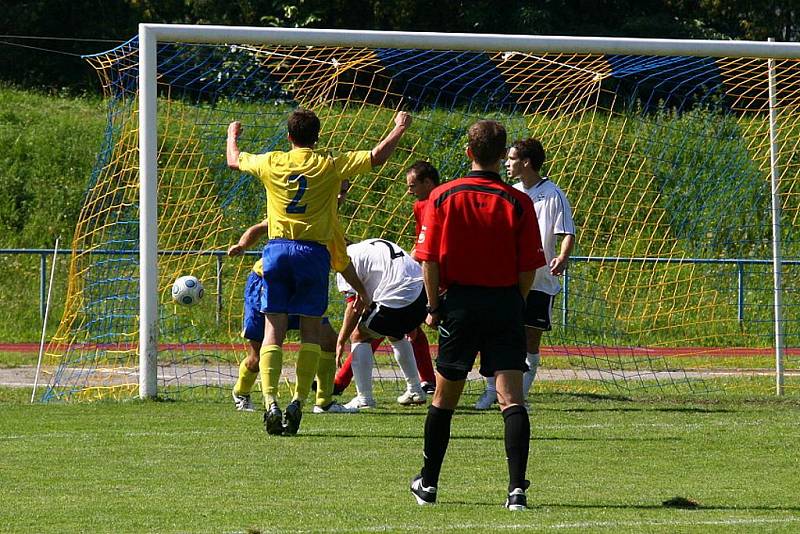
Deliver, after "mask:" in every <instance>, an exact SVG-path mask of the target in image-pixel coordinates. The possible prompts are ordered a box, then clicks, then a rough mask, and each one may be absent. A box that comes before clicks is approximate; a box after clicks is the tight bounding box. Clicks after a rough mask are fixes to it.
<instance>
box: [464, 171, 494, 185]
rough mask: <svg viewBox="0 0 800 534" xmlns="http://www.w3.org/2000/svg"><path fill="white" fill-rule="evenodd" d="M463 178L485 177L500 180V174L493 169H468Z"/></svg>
mask: <svg viewBox="0 0 800 534" xmlns="http://www.w3.org/2000/svg"><path fill="white" fill-rule="evenodd" d="M465 178H486V179H487V180H497V181H498V182H499V181H501V180H500V175H499V174H498V173H496V172H494V171H469V174H467V175H466V176H465Z"/></svg>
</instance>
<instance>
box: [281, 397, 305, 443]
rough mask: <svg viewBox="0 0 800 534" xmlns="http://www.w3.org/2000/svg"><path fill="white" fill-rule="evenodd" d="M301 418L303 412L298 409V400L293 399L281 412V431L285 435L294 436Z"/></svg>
mask: <svg viewBox="0 0 800 534" xmlns="http://www.w3.org/2000/svg"><path fill="white" fill-rule="evenodd" d="M302 418H303V412H302V411H301V410H300V401H296V400H293V401H292V402H290V403H289V406H287V407H286V412H285V413H284V414H283V433H284V434H286V435H287V436H294V435H295V434H297V431H298V430H299V429H300V419H302Z"/></svg>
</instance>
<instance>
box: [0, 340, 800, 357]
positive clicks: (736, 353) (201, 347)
mask: <svg viewBox="0 0 800 534" xmlns="http://www.w3.org/2000/svg"><path fill="white" fill-rule="evenodd" d="M135 347H136V345H135V344H132V343H131V344H112V343H105V344H103V343H91V344H84V345H73V346H72V349H73V350H98V349H99V350H120V351H125V350H132V349H134V348H135ZM53 348H55V349H56V350H60V349H62V347H61V346H55V347H53ZM63 348H66V346H64V347H63ZM286 348H287V349H288V350H297V349H298V348H299V344H297V343H289V344H287V345H286ZM243 349H244V347H243V345H240V344H231V343H187V344H181V343H162V344H161V345H159V350H187V351H235V350H243ZM431 349H433V351H434V352H435V351H436V350H437V349H438V347H437V346H436V345H433V344H432V345H431ZM0 352H21V353H34V354H37V353H38V352H39V343H0ZM774 354H775V349H773V348H771V347H610V346H603V345H580V346H578V345H559V346H554V347H542V355H543V356H560V357H566V356H573V357H574V356H591V357H595V358H596V357H602V356H608V357H623V358H624V357H628V358H633V357H637V358H638V357H643V358H645V357H659V356H668V357H671V358H696V357H714V358H730V357H736V358H748V357H749V358H756V357H763V356H772V355H774ZM784 354H785V355H786V356H793V357H795V356H800V347H791V348H786V349H784Z"/></svg>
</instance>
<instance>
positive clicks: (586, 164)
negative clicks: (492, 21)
mask: <svg viewBox="0 0 800 534" xmlns="http://www.w3.org/2000/svg"><path fill="white" fill-rule="evenodd" d="M798 58H800V45H798V44H787V43H774V42H763V43H759V42H734V41H725V42H723V41H680V40H652V39H649V40H648V39H611V38H570V37H544V36H515V35H514V36H503V35H477V34H476V35H465V34H436V33H402V32H370V31H344V30H309V29H282V28H235V27H219V26H182V25H150V24H143V25H141V26H140V32H139V35H138V37H136V38H134V39H132V40H131V41H129V42H127V43H125V44H124V45H122V46H120V47H118V48H115V49H113V50H110V51H108V52H105V53H102V54H99V55H96V56H92V57H89V58H88V60H89V61H90V62H91V64H92V65H93V66H94V67H95V68H96V69H97V72H98V74H99V76H100V79H101V80H102V83H103V85H104V88H105V92H106V95H107V98H108V127H107V132H106V139H105V143H104V146H103V147H102V150H101V152H100V154H99V156H98V160H97V165H96V167H95V171H94V172H93V174H92V176H91V179H90V180H89V184H88V188H87V191H86V196H85V203H84V206H83V209H82V212H81V216H80V221H79V223H78V226H77V229H76V232H75V238H74V241H73V243H72V249H73V253H72V258H71V263H70V269H69V277H70V278H69V288H68V296H67V303H66V306H65V312H64V316H63V317H62V319H61V323H60V327H59V329H58V333H57V334H56V335H55V337H54V338H53V339H52V340H51V341H50V343H49V345H48V348H47V355H48V361H49V363H50V376H49V385H48V387H47V389H46V391H45V393H44V395H43V400H48V399H63V400H70V399H92V398H107V397H112V398H125V397H130V396H137V395H138V396H141V397H153V396H155V395H159V396H164V397H178V396H182V395H189V394H192V393H200V392H202V394H207V393H208V391H212V392H214V391H218V392H219V395H220V396H226V395H228V389H229V388H230V386H231V384H232V382H233V380H235V377H236V369H237V361H238V360H239V359H240V358H241V357H242V356H243V348H242V343H241V339H240V338H239V337H238V332H239V325H240V320H241V304H242V302H241V301H242V296H241V295H242V286H243V283H244V279H245V278H246V275H247V272H248V271H249V270H250V267H251V266H252V263H253V261H254V260H255V259H256V258H255V257H254V256H246V257H244V258H243V259H241V258H237V259H231V258H225V257H224V252H225V250H226V249H227V247H228V246H229V245H230V244H232V243H235V242H236V239H237V238H238V236H239V234H240V233H241V232H242V231H243V230H244V229H245V228H247V226H249V225H250V224H253V223H254V222H257V221H259V220H261V219H262V218H263V217H264V215H265V199H264V192H263V189H262V187H261V186H260V184H258V183H256V181H255V180H254V179H253V178H251V177H249V176H247V175H243V174H240V173H236V172H232V171H230V170H228V169H227V168H226V166H225V156H224V150H225V129H226V125H227V124H228V122H230V121H231V120H234V119H238V120H241V121H242V123H243V124H244V132H243V135H242V137H241V139H240V145H241V146H242V148H243V149H244V150H247V151H251V152H257V151H268V150H272V149H286V148H288V146H287V144H286V141H285V137H286V129H285V128H286V127H285V119H286V116H287V114H288V112H289V111H290V110H291V109H293V108H295V107H298V106H301V107H305V108H310V109H313V110H314V111H315V112H317V114H318V115H319V116H320V118H321V120H322V135H321V146H320V148H322V149H324V150H330V151H341V150H351V149H368V148H371V147H372V146H373V145H374V144H375V142H376V141H377V140H379V139H380V138H381V137H382V136H383V135H384V134H385V133H386V132H387V131H388V130H389V129H390V128H391V126H392V117H393V115H394V113H395V112H396V111H397V110H400V109H402V110H407V111H409V112H411V113H412V114H413V116H414V124H413V126H412V128H411V129H410V131H409V132H408V133H407V134H406V136H405V137H404V139H403V141H402V143H401V145H400V147H399V149H398V151H397V152H396V154H395V155H394V156H393V158H392V160H391V161H390V162H389V163H388V164H386V165H385V166H383V167H381V168H380V169H378V170H375V171H374V172H372V173H370V174H369V175H364V176H360V177H358V179H357V180H356V181H355V182H354V183H353V185H352V188H351V190H350V194H349V196H348V199H347V202H346V203H345V205H344V206H343V208H342V210H341V220H342V222H343V223H344V226H345V228H346V231H347V233H348V235H349V236H350V237H351V238H353V239H361V238H366V237H383V238H386V239H391V240H393V241H396V242H398V243H400V244H401V245H403V246H404V247H406V248H410V247H411V244H412V241H413V238H414V224H413V217H412V216H411V202H410V201H409V199H408V198H407V197H406V196H405V182H404V176H405V169H406V168H407V167H408V166H409V165H410V164H411V163H413V162H414V161H416V160H418V159H425V160H429V161H431V162H432V163H434V164H435V165H436V166H437V167H438V168H439V170H440V173H441V175H442V176H443V177H444V178H445V179H450V178H454V177H457V176H459V175H461V174H462V173H464V172H465V171H466V170H467V168H468V162H467V161H466V159H465V157H464V154H463V146H464V142H465V139H466V136H465V132H466V129H467V127H468V126H469V125H470V124H471V123H472V122H474V121H475V120H477V119H481V118H493V119H498V120H500V121H502V122H503V123H504V124H505V125H506V127H507V129H508V131H509V136H510V140H515V139H521V138H525V137H530V136H533V137H537V138H539V139H540V140H541V141H542V143H543V145H544V147H545V150H546V153H547V159H546V162H545V167H544V170H545V173H546V174H547V175H548V176H549V177H550V178H551V179H552V180H553V181H554V182H555V183H556V184H558V185H559V186H560V187H561V189H563V190H564V191H565V193H566V195H567V197H568V198H569V200H570V202H571V203H572V207H573V213H574V217H575V222H576V225H577V246H576V249H575V251H574V253H573V258H572V260H571V262H570V266H569V269H568V271H567V276H566V277H565V278H564V280H563V284H562V285H563V289H562V292H561V293H560V294H559V295H558V296H557V297H556V298H555V303H554V309H553V330H552V331H550V332H548V333H546V334H545V336H544V338H543V347H544V348H543V352H542V368H541V369H540V372H539V378H538V379H537V380H538V382H537V384H540V385H541V384H545V383H548V382H549V383H555V384H560V385H562V386H563V387H564V388H570V387H574V386H575V385H576V384H578V383H584V381H591V383H593V384H597V385H598V386H600V387H602V388H605V389H607V390H610V391H614V392H619V393H622V394H648V393H650V392H653V393H663V392H665V391H669V392H673V391H674V392H679V393H685V392H706V391H709V390H728V389H736V388H738V387H744V386H746V387H747V388H751V389H752V388H754V387H755V388H761V390H762V391H763V392H765V393H769V392H771V391H776V390H777V391H778V393H782V392H783V390H784V377H785V376H789V377H791V376H793V375H796V374H797V373H798V372H800V366H798V364H797V362H798V358H797V355H798V349H797V346H798V342H799V341H800V328H799V327H800V297H799V296H798V293H797V291H796V288H797V287H799V286H800V283H799V282H800V268H798V264H800V240H799V239H798V237H799V236H798V228H800V221H798V218H800V201H799V199H798V195H800V175H799V172H800V163H799V162H798V158H797V156H796V153H797V150H798V142H800V124H798V120H800V110H799V109H798V106H799V105H800V91H799V90H800V63H798ZM254 254H255V252H254ZM189 274H191V275H194V276H196V277H197V278H198V279H200V280H201V281H203V283H204V284H205V286H206V296H205V298H204V300H203V301H202V302H201V304H199V305H196V306H193V307H182V306H180V305H177V304H175V303H173V302H172V300H171V299H170V294H169V292H170V287H171V285H172V282H173V281H174V280H175V279H176V278H177V277H179V276H181V275H189ZM338 300H340V299H337V298H336V297H335V295H332V303H333V304H332V306H331V308H330V309H329V313H330V315H331V317H332V319H333V321H334V323H335V324H338V322H339V321H340V318H339V315H338V314H339V313H340V310H341V307H340V305H339V304H338V303H337V302H338ZM433 339H434V340H435V336H433ZM379 361H384V363H383V364H382V365H388V363H387V362H388V360H379ZM386 375H387V376H392V375H391V373H390V372H389V373H386ZM387 382H388V381H387ZM786 385H787V386H788V387H789V388H792V387H793V388H795V389H793V390H792V391H797V389H796V384H795V383H792V382H791V381H788V382H787V383H786ZM751 389H748V391H751ZM212 394H213V393H212Z"/></svg>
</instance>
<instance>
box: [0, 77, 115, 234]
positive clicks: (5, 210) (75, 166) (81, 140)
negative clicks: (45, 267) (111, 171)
mask: <svg viewBox="0 0 800 534" xmlns="http://www.w3.org/2000/svg"><path fill="white" fill-rule="evenodd" d="M0 110H2V111H0V235H2V238H0V246H2V247H30V248H38V247H45V248H51V247H52V246H53V243H54V242H55V238H56V237H58V236H61V242H62V244H66V243H69V241H70V240H71V238H72V233H73V231H74V229H75V222H76V220H77V215H78V212H79V210H80V208H81V201H82V199H83V194H84V189H85V185H86V181H87V177H88V176H89V175H90V174H91V170H92V165H93V164H94V162H95V159H96V154H97V152H98V150H99V148H100V143H101V141H102V138H103V133H104V129H105V115H104V110H103V102H102V101H101V100H100V99H97V98H77V99H75V98H64V97H53V96H47V95H44V94H38V93H29V92H23V91H18V90H15V89H10V88H5V87H2V86H0Z"/></svg>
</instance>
